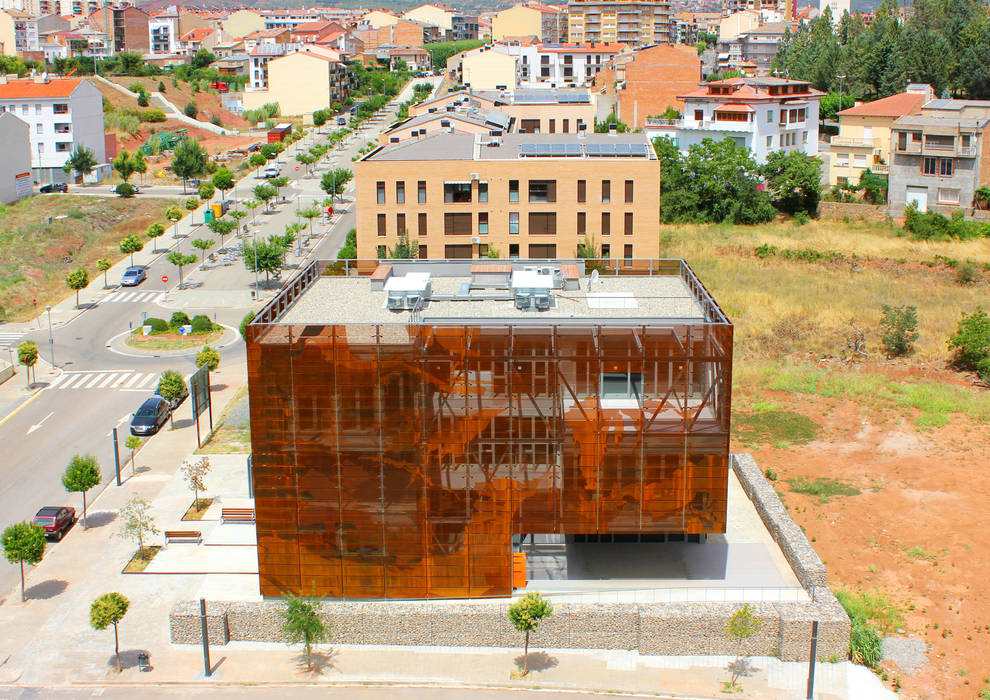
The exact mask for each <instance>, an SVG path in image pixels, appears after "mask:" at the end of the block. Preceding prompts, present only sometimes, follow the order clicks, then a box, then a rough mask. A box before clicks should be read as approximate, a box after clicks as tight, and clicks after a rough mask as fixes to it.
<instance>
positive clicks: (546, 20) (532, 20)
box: [492, 5, 567, 44]
mask: <svg viewBox="0 0 990 700" xmlns="http://www.w3.org/2000/svg"><path fill="white" fill-rule="evenodd" d="M525 36H532V37H536V39H537V41H541V42H543V43H546V44H562V43H564V42H566V41H567V11H566V10H564V9H562V8H559V7H550V6H544V5H515V6H514V7H510V8H508V9H505V10H501V11H500V12H496V13H495V15H494V16H493V17H492V39H493V40H494V41H504V40H507V39H519V38H520V37H525Z"/></svg>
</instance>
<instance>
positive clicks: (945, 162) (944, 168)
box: [938, 158, 953, 177]
mask: <svg viewBox="0 0 990 700" xmlns="http://www.w3.org/2000/svg"><path fill="white" fill-rule="evenodd" d="M952 166H953V161H952V159H951V158H939V159H938V174H939V175H940V176H942V177H952Z"/></svg>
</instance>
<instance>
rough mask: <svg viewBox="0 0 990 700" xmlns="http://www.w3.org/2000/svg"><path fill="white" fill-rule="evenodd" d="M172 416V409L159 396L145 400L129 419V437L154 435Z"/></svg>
mask: <svg viewBox="0 0 990 700" xmlns="http://www.w3.org/2000/svg"><path fill="white" fill-rule="evenodd" d="M171 414H172V407H171V406H169V405H168V401H166V400H165V399H163V398H162V397H161V396H153V397H151V398H150V399H146V400H145V402H144V403H143V404H141V408H139V409H138V410H137V413H135V414H134V417H133V418H131V435H154V434H155V433H157V432H158V431H159V430H161V427H162V426H163V425H165V421H167V420H168V417H169V416H170V415H171Z"/></svg>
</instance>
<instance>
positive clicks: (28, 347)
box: [17, 340, 38, 386]
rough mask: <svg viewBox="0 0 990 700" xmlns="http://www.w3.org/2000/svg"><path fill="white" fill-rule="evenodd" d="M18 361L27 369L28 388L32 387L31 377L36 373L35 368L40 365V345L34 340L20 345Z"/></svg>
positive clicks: (18, 347)
mask: <svg viewBox="0 0 990 700" xmlns="http://www.w3.org/2000/svg"><path fill="white" fill-rule="evenodd" d="M17 361H18V362H20V363H21V364H22V365H24V366H25V367H26V368H27V372H26V373H25V380H26V381H27V384H28V386H31V379H30V377H31V374H32V373H33V372H34V366H35V365H36V364H37V363H38V344H37V343H35V342H34V341H33V340H25V341H24V342H22V343H21V344H20V345H18V346H17Z"/></svg>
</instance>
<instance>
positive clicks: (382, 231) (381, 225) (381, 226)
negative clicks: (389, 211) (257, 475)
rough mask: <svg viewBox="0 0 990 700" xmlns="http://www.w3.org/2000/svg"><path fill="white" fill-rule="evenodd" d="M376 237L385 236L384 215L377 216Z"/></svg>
mask: <svg viewBox="0 0 990 700" xmlns="http://www.w3.org/2000/svg"><path fill="white" fill-rule="evenodd" d="M378 235H379V236H384V235H385V215H384V214H379V215H378Z"/></svg>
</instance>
